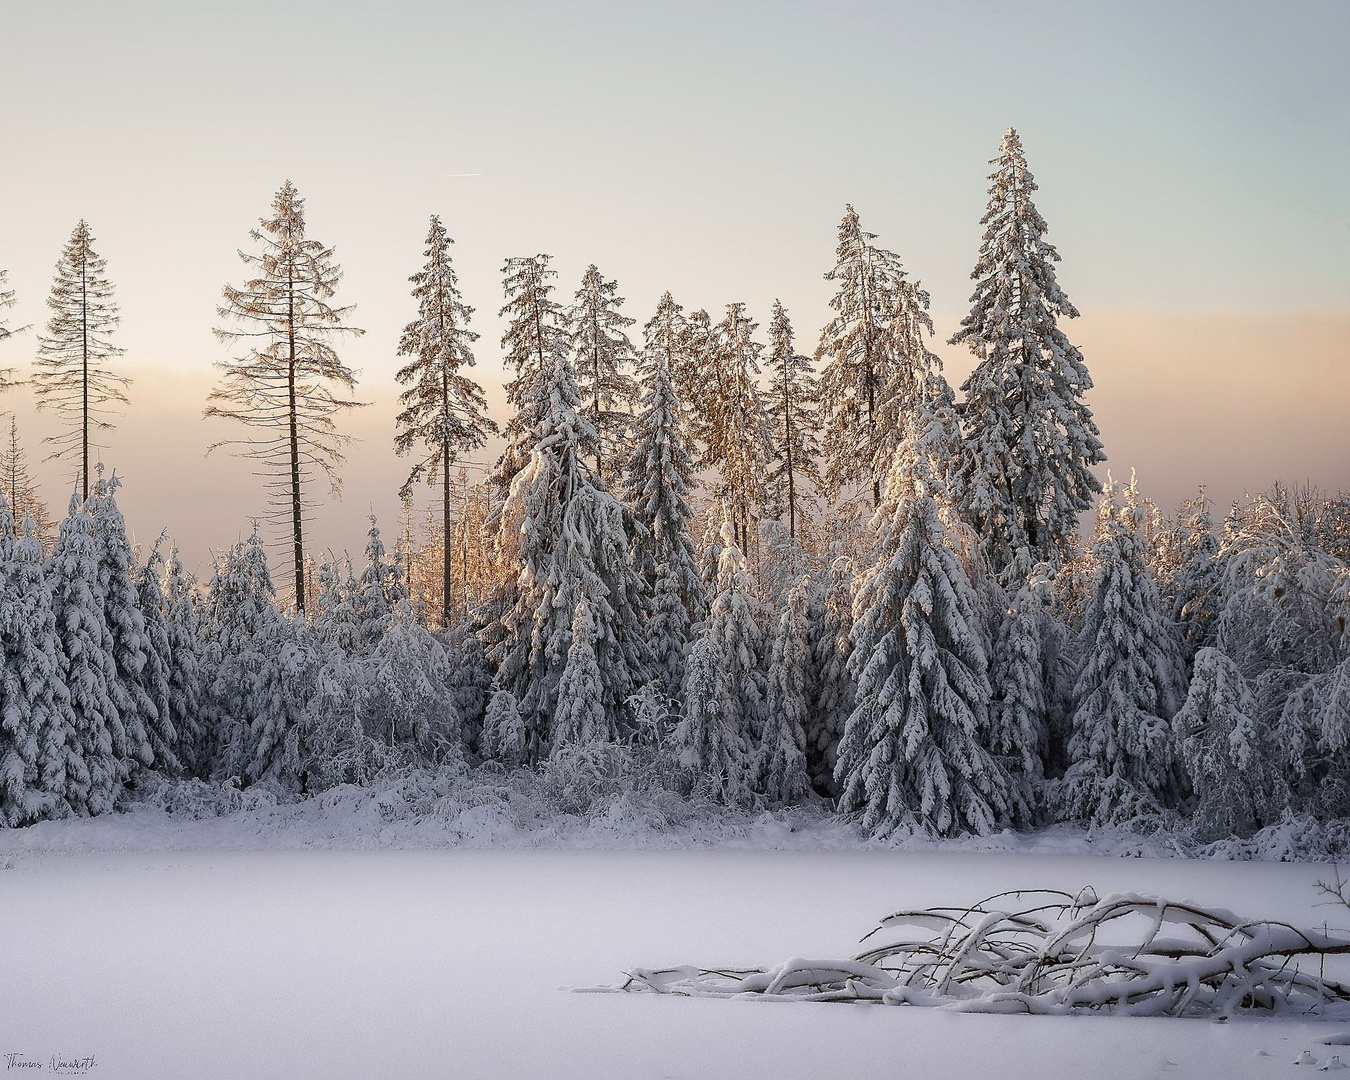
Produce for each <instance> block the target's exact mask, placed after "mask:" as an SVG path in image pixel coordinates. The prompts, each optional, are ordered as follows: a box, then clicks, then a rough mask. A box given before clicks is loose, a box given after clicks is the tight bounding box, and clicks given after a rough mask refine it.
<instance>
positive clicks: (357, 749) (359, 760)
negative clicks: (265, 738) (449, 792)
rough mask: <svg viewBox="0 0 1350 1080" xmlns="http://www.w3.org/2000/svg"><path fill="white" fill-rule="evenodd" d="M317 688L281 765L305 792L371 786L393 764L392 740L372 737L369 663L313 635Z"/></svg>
mask: <svg viewBox="0 0 1350 1080" xmlns="http://www.w3.org/2000/svg"><path fill="white" fill-rule="evenodd" d="M310 641H311V644H312V645H313V647H314V650H315V652H314V662H315V669H314V687H313V693H312V694H311V695H310V697H309V700H308V702H307V703H306V704H305V707H304V709H303V711H302V712H301V713H300V715H299V718H298V722H297V723H295V724H292V725H290V726H289V727H288V728H287V730H286V735H285V740H284V748H283V750H282V756H281V763H282V770H284V773H285V775H286V776H287V777H288V778H290V779H292V780H293V781H294V782H295V783H296V784H297V785H298V787H299V789H300V791H301V792H304V793H308V792H315V791H325V790H327V789H328V788H331V787H336V786H337V785H338V784H367V783H369V782H370V781H371V779H372V778H373V777H374V776H375V775H376V773H378V772H379V771H380V769H381V768H383V767H384V765H386V764H387V763H388V761H389V750H388V747H389V746H390V740H389V735H388V732H387V731H386V732H384V733H383V734H384V738H383V740H380V739H375V738H372V737H371V736H370V734H368V733H367V731H366V728H365V725H364V722H363V717H362V715H361V714H362V707H363V699H364V698H365V696H366V694H367V693H368V692H369V690H370V687H369V686H368V685H367V684H366V681H365V680H366V676H367V673H368V661H366V660H360V659H356V658H354V657H353V656H351V655H350V654H348V653H345V652H343V651H342V650H340V649H337V648H334V647H333V646H331V645H326V644H324V643H323V642H322V641H321V640H318V639H317V638H315V637H314V636H313V634H312V633H311V636H310Z"/></svg>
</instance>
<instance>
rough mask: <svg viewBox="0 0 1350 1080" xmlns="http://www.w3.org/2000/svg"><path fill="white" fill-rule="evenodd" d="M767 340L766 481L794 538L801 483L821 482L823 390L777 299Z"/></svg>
mask: <svg viewBox="0 0 1350 1080" xmlns="http://www.w3.org/2000/svg"><path fill="white" fill-rule="evenodd" d="M769 342H770V344H769V367H770V368H771V369H772V371H773V382H772V383H771V385H770V387H769V411H770V412H771V413H772V415H773V433H774V435H773V456H774V464H773V468H772V469H770V471H769V475H768V478H767V483H768V490H769V497H770V499H771V500H772V502H773V503H774V504H775V505H776V506H778V507H781V508H783V509H784V510H786V511H787V519H788V535H789V536H791V537H792V538H793V539H794V540H795V539H796V537H797V518H798V507H799V505H800V504H801V502H802V500H803V498H804V496H805V494H806V492H805V490H804V484H803V482H804V481H808V480H809V481H811V482H812V483H813V484H815V485H819V483H820V470H819V469H818V468H817V467H816V459H817V458H818V457H819V456H820V438H819V429H820V420H819V417H818V415H817V413H818V411H819V408H820V387H819V385H818V384H817V382H816V378H815V376H814V375H813V374H812V371H811V361H810V360H808V359H807V358H806V357H805V356H799V355H798V354H797V350H796V349H795V348H794V347H793V343H792V323H791V321H790V320H789V319H788V315H787V312H786V311H784V310H783V305H782V302H781V301H779V300H775V301H774V302H773V317H772V318H771V319H770V321H769Z"/></svg>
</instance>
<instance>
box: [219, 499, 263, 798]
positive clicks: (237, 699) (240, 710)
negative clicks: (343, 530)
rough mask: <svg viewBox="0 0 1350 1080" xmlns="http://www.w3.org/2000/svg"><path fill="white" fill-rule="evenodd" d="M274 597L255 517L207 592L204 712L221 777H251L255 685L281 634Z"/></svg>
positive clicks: (232, 549)
mask: <svg viewBox="0 0 1350 1080" xmlns="http://www.w3.org/2000/svg"><path fill="white" fill-rule="evenodd" d="M275 598H276V592H275V590H274V588H273V586H272V576H271V574H270V573H269V572H268V569H267V555H266V553H265V552H264V551H263V542H262V535H261V532H260V530H259V526H258V524H257V523H256V522H255V523H254V526H253V532H252V534H251V535H250V536H249V538H248V539H247V540H244V541H240V542H239V543H237V544H235V545H234V547H233V548H231V549H230V550H229V551H228V552H227V553H226V554H225V555H224V557H222V558H220V559H219V560H217V562H216V567H215V571H214V573H213V574H212V575H211V581H210V584H209V585H208V586H207V592H206V632H205V639H206V640H205V648H204V663H203V669H204V671H205V672H206V673H207V675H206V678H207V685H206V714H207V717H208V724H209V726H210V728H211V732H212V736H213V741H214V742H216V743H217V747H216V748H215V750H214V752H213V754H212V759H213V761H214V763H215V766H216V769H217V771H218V772H219V773H220V775H221V776H222V777H223V778H228V777H232V776H233V777H238V778H239V779H240V780H243V781H248V780H250V779H251V777H250V775H249V764H250V762H251V761H252V757H253V755H252V738H251V735H250V728H251V727H252V725H253V721H254V717H255V712H254V710H255V707H256V700H255V690H256V687H257V684H258V681H259V680H260V678H262V673H263V668H264V666H265V665H266V664H267V663H268V662H269V659H268V657H267V655H266V650H267V649H268V648H269V647H273V646H274V645H275V643H276V640H277V639H278V638H279V637H280V633H281V632H280V631H279V630H277V628H276V627H275V625H274V624H276V623H277V622H279V621H280V620H281V617H282V616H281V613H280V612H279V611H278V610H277V608H276V603H275Z"/></svg>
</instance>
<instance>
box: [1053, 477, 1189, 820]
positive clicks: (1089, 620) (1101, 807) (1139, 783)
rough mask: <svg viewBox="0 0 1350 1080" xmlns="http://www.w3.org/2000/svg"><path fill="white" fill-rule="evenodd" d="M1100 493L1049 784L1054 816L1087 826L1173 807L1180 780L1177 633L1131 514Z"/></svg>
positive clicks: (1114, 496)
mask: <svg viewBox="0 0 1350 1080" xmlns="http://www.w3.org/2000/svg"><path fill="white" fill-rule="evenodd" d="M1104 501H1105V502H1107V503H1108V507H1109V510H1108V512H1107V513H1106V514H1104V515H1103V516H1102V523H1103V524H1102V530H1101V538H1100V539H1099V540H1098V542H1097V545H1096V548H1095V550H1094V553H1093V556H1094V561H1095V562H1096V564H1097V572H1096V576H1095V579H1094V581H1093V586H1092V597H1091V599H1090V600H1089V602H1088V608H1087V614H1086V617H1085V619H1084V625H1083V630H1082V644H1081V645H1080V646H1079V651H1080V657H1081V659H1080V663H1079V668H1078V678H1077V682H1076V684H1075V686H1074V695H1073V696H1074V709H1073V715H1072V717H1071V718H1070V724H1071V728H1072V734H1071V736H1070V739H1069V762H1070V764H1069V768H1068V771H1067V772H1066V773H1065V774H1064V778H1063V779H1062V780H1061V781H1059V783H1058V784H1057V785H1056V790H1055V793H1054V795H1055V799H1054V801H1055V802H1056V803H1057V804H1058V807H1059V813H1060V815H1061V817H1063V818H1068V819H1073V820H1083V821H1087V822H1088V823H1089V824H1091V825H1093V826H1107V825H1129V824H1131V823H1133V822H1136V821H1142V820H1145V819H1149V818H1154V817H1156V815H1157V814H1158V812H1159V810H1160V809H1161V808H1163V807H1166V806H1170V805H1176V804H1177V803H1178V802H1179V801H1180V799H1181V797H1182V796H1183V794H1184V778H1183V777H1182V776H1181V774H1180V772H1179V769H1178V763H1177V761H1176V754H1175V746H1174V744H1173V740H1172V730H1171V727H1170V726H1169V720H1170V719H1171V717H1172V715H1173V713H1175V712H1176V710H1177V708H1178V706H1179V705H1180V704H1181V697H1182V694H1183V693H1184V691H1185V687H1184V684H1182V685H1178V675H1179V673H1180V672H1181V671H1182V665H1181V657H1180V653H1179V651H1178V645H1177V638H1176V635H1175V634H1174V632H1173V630H1172V627H1171V626H1170V625H1169V624H1168V622H1167V620H1166V618H1165V616H1164V615H1163V613H1162V610H1161V603H1160V601H1159V598H1158V590H1157V588H1156V586H1155V585H1154V584H1153V581H1152V579H1151V578H1150V577H1149V575H1148V569H1147V567H1146V566H1145V564H1144V559H1143V554H1142V552H1141V540H1140V536H1139V532H1138V529H1139V525H1140V520H1139V517H1138V514H1137V512H1135V513H1130V512H1129V511H1128V509H1127V508H1124V507H1122V506H1121V504H1120V496H1119V494H1118V493H1117V490H1116V486H1115V485H1114V484H1112V485H1111V487H1110V488H1109V489H1108V490H1107V493H1106V495H1105V496H1104Z"/></svg>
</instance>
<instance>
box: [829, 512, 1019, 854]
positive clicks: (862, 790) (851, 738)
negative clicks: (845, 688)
mask: <svg viewBox="0 0 1350 1080" xmlns="http://www.w3.org/2000/svg"><path fill="white" fill-rule="evenodd" d="M876 524H877V527H878V557H877V560H876V562H875V564H874V565H873V566H871V567H870V568H869V569H868V570H867V571H865V572H864V573H863V575H862V577H861V580H860V581H859V583H858V586H857V591H856V593H855V597H854V602H853V618H854V626H853V652H852V655H851V656H850V658H849V670H850V672H851V673H852V674H853V675H854V677H855V678H856V680H857V693H856V698H855V704H854V709H853V712H852V714H851V715H850V716H849V718H848V721H847V722H846V724H845V726H844V734H843V737H842V738H841V739H840V741H839V760H838V763H837V765H836V766H835V780H836V782H837V783H838V784H839V789H840V795H839V809H840V811H841V812H844V813H848V812H852V811H861V812H862V824H863V827H864V828H865V829H867V830H868V831H869V832H871V833H872V835H874V836H878V837H884V836H888V835H891V834H892V833H896V832H927V833H935V834H937V835H940V836H957V835H961V834H965V833H976V834H980V835H985V834H988V833H991V832H993V831H994V830H995V829H998V828H1000V827H1003V826H1006V825H1008V824H1010V823H1011V822H1012V821H1013V820H1014V818H1015V816H1016V815H1017V810H1018V807H1017V795H1018V792H1017V788H1016V786H1015V785H1014V784H1013V782H1012V780H1011V779H1010V778H1009V776H1008V774H1007V772H1006V770H1005V769H1004V768H1003V766H1002V764H1001V763H1000V762H999V760H998V759H997V758H996V757H995V756H994V755H993V754H992V753H990V751H989V749H988V746H989V743H990V735H991V732H990V727H989V704H990V699H991V696H992V695H991V692H990V687H989V669H988V660H987V657H988V649H989V646H988V642H987V641H986V639H985V632H984V628H983V626H982V625H981V622H980V618H979V613H978V601H977V598H976V595H975V590H974V588H973V587H972V586H971V584H970V581H969V579H968V578H967V577H966V572H965V570H964V569H963V567H962V564H961V562H960V560H959V559H958V558H957V555H956V554H955V551H954V550H953V549H954V548H955V547H956V542H955V541H954V539H953V538H952V537H951V536H950V534H949V532H948V530H947V527H946V526H945V525H944V524H943V522H942V519H941V517H940V515H939V512H938V505H937V503H936V501H935V500H934V499H933V498H932V496H930V495H928V494H925V493H922V492H920V493H919V494H916V495H914V496H912V497H908V498H904V499H895V498H893V493H892V492H891V491H889V490H888V492H887V498H886V500H885V501H884V502H883V503H882V507H881V509H880V510H879V511H878V513H877V515H876Z"/></svg>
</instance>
